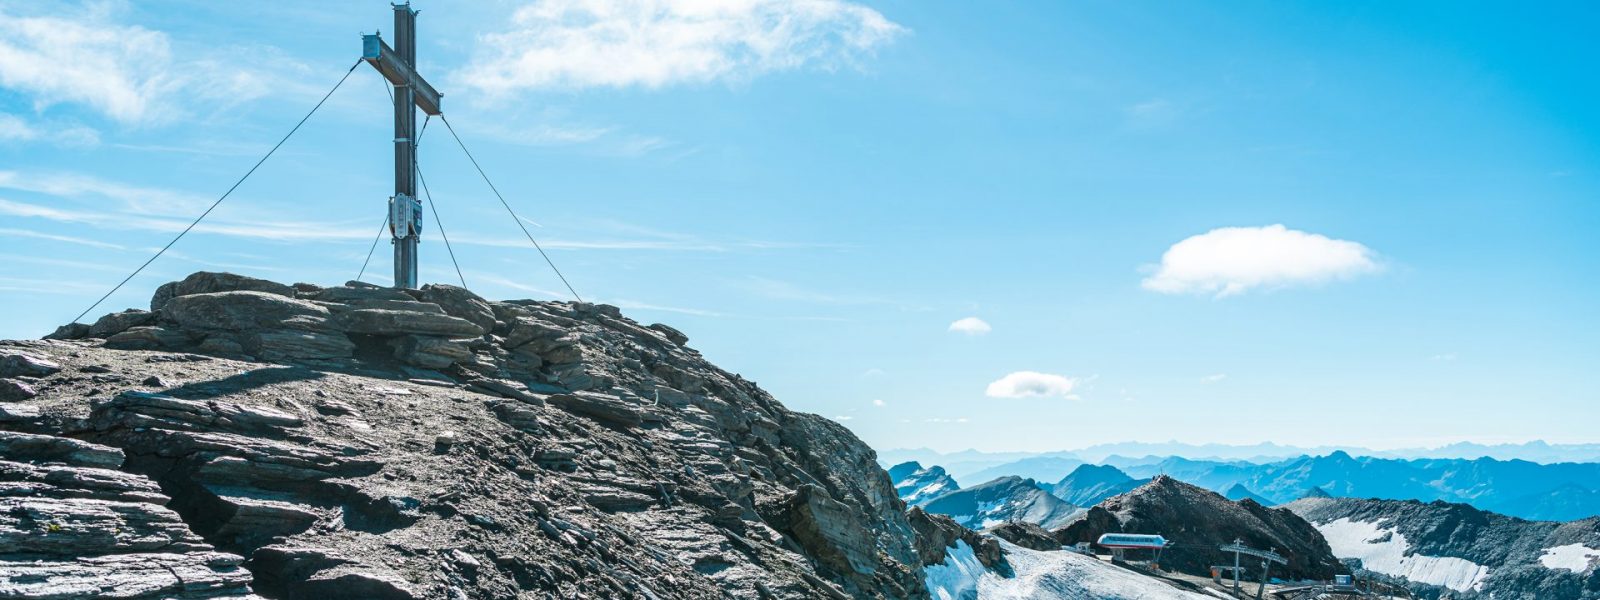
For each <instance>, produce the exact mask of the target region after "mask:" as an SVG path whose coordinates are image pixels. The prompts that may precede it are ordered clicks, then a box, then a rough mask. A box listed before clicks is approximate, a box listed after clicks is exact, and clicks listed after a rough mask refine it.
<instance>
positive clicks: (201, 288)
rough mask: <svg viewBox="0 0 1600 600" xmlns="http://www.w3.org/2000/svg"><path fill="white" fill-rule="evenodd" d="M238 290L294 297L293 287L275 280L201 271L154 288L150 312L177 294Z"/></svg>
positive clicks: (177, 295) (186, 294)
mask: <svg viewBox="0 0 1600 600" xmlns="http://www.w3.org/2000/svg"><path fill="white" fill-rule="evenodd" d="M240 291H252V292H264V293H268V294H274V295H277V296H286V297H289V298H293V297H294V288H292V287H289V286H287V285H284V284H281V283H278V282H275V281H267V280H265V279H256V278H254V277H246V276H244V275H235V274H233V273H213V272H208V271H201V272H199V273H195V274H193V275H190V276H188V277H185V278H183V280H182V281H174V282H171V283H168V284H165V285H162V286H161V287H159V288H156V293H155V295H154V296H153V297H151V298H150V310H151V312H156V311H160V310H161V307H163V306H166V304H167V301H169V300H171V299H173V298H176V297H179V296H190V295H194V294H210V293H214V292H240Z"/></svg>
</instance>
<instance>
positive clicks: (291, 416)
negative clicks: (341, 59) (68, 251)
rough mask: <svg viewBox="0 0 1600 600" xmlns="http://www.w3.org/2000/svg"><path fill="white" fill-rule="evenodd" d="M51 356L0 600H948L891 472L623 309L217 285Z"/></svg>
mask: <svg viewBox="0 0 1600 600" xmlns="http://www.w3.org/2000/svg"><path fill="white" fill-rule="evenodd" d="M48 337H49V338H50V339H47V340H44V341H36V342H0V399H3V402H0V430H3V431H4V432H6V433H5V435H7V436H31V437H26V438H17V439H26V440H45V441H43V442H27V443H26V444H24V445H25V446H27V444H33V445H32V446H27V447H61V448H79V449H80V450H81V452H80V453H79V454H76V455H75V454H72V453H71V452H68V453H67V454H65V455H61V454H59V452H57V451H51V452H57V454H50V453H48V452H46V453H45V454H40V453H39V452H32V453H29V452H24V451H22V450H12V449H11V447H9V446H8V447H6V451H5V452H4V453H3V454H0V457H3V460H4V462H3V463H0V468H3V469H4V471H3V472H4V473H5V475H6V477H5V479H4V481H5V482H6V483H5V487H4V488H0V490H3V494H4V495H3V496H0V497H3V498H4V501H5V502H6V503H7V510H6V511H4V512H5V514H6V515H9V516H7V517H5V518H4V519H3V520H0V539H5V540H7V541H8V542H9V541H11V540H23V541H19V542H17V543H14V544H13V543H8V544H4V545H0V596H6V595H11V596H16V595H27V596H29V597H35V596H37V597H72V596H73V595H74V594H77V595H82V594H81V592H82V590H85V589H88V588H86V587H84V586H101V588H102V589H108V588H115V589H117V590H118V591H119V593H120V594H121V597H129V598H156V597H179V598H198V597H218V596H242V597H248V595H249V594H251V593H258V594H260V595H261V596H265V597H269V598H309V597H350V596H359V597H368V598H452V599H454V598H511V597H529V598H536V597H537V598H543V597H563V598H567V597H639V598H708V597H736V598H830V597H831V598H847V597H858V598H915V597H925V596H926V594H927V591H926V589H925V587H924V583H923V580H922V575H921V567H922V565H923V564H926V563H925V561H926V558H925V557H924V555H925V554H931V550H932V547H931V546H929V547H928V548H919V546H926V545H928V544H930V543H937V542H929V541H928V540H924V539H921V538H919V537H918V533H924V532H932V531H935V530H940V529H939V528H937V527H931V526H928V524H927V523H924V524H923V526H922V527H915V520H914V519H908V518H907V516H906V514H905V513H904V512H903V511H904V508H905V505H904V504H903V503H902V502H901V501H900V500H899V499H898V498H897V496H896V493H895V490H894V487H893V486H892V485H891V483H890V481H889V478H888V477H887V475H886V474H885V473H884V472H883V471H882V470H881V469H880V468H878V466H877V465H876V463H875V455H874V453H873V452H872V450H871V449H869V448H868V447H867V446H865V445H864V444H862V443H861V442H860V441H859V440H857V439H856V438H855V437H854V436H853V435H851V434H850V433H849V432H848V431H847V430H845V429H844V428H843V427H840V426H839V425H837V424H835V423H833V422H831V421H828V420H826V419H823V418H821V417H817V416H815V415H808V414H803V413H796V412H793V411H789V410H787V409H785V408H784V407H783V406H782V405H780V404H778V403H777V401H776V400H774V399H773V398H772V397H771V396H770V395H769V394H767V393H766V392H765V391H763V390H761V389H760V388H759V387H757V386H756V385H755V384H754V383H752V382H750V381H747V380H745V379H743V378H742V377H739V376H738V375H735V374H732V373H728V372H726V371H723V370H721V369H718V368H716V367H715V366H713V365H711V364H710V363H708V362H707V361H705V360H704V359H703V358H702V357H701V356H700V355H699V354H698V353H697V352H695V351H694V350H692V349H690V348H688V347H687V346H686V344H687V341H688V340H687V337H686V336H684V335H683V334H682V333H681V332H679V331H677V330H675V329H673V328H671V327H668V326H665V325H659V324H657V325H649V326H646V325H641V324H639V323H636V322H634V321H632V320H629V319H627V318H625V317H623V316H622V315H621V313H620V311H618V310H617V309H616V308H615V307H611V306H606V305H599V304H584V303H569V302H537V301H508V302H490V301H487V300H485V299H483V298H480V297H478V296H476V295H474V294H472V293H470V292H468V291H466V290H464V289H461V288H456V287H453V286H443V285H430V286H425V287H424V288H423V289H421V290H395V289H388V288H379V287H375V286H370V285H366V284H361V283H358V282H351V283H349V284H346V285H343V286H335V287H319V286H314V285H308V284H295V285H292V286H291V285H284V284H279V283H275V282H270V281H264V280H259V279H252V278H248V277H241V276H237V275H231V274H225V273H197V274H195V275H192V276H190V277H188V278H186V279H184V280H182V281H179V282H173V283H169V284H166V285H164V286H161V288H160V289H159V290H157V292H156V294H155V296H154V297H153V298H152V301H151V305H150V309H149V310H128V311H124V312H119V313H113V314H110V315H106V316H105V317H102V318H101V319H99V320H97V321H96V322H94V323H92V324H71V325H67V326H63V327H62V328H60V329H58V330H57V331H56V332H55V333H53V334H52V335H50V336H48ZM7 439H11V438H7ZM40 444H43V445H42V446H41V445H40ZM52 445H54V446H52ZM119 452H120V453H121V455H120V457H118V455H117V453H119ZM968 533H969V534H970V532H968ZM930 535H931V534H930ZM950 536H959V532H958V531H955V530H949V531H946V533H945V534H944V537H950ZM946 541H948V540H946ZM979 541H981V540H979ZM951 543H953V542H951ZM124 579H126V580H127V581H124ZM175 586H176V587H175ZM52 595H54V596H52Z"/></svg>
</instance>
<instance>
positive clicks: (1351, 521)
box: [1285, 497, 1600, 600]
mask: <svg viewBox="0 0 1600 600" xmlns="http://www.w3.org/2000/svg"><path fill="white" fill-rule="evenodd" d="M1285 507H1286V508H1288V509H1289V510H1292V511H1294V512H1295V514H1298V515H1300V516H1301V517H1304V518H1305V519H1306V520H1307V521H1310V522H1311V523H1313V524H1315V525H1316V526H1317V527H1318V528H1319V529H1321V530H1323V531H1324V532H1326V533H1327V535H1328V537H1329V538H1330V539H1336V538H1348V537H1349V536H1346V535H1341V534H1340V530H1342V529H1350V528H1355V527H1360V526H1365V528H1366V529H1368V530H1371V531H1372V532H1373V534H1374V535H1371V536H1361V538H1358V539H1348V540H1343V541H1344V543H1340V544H1335V546H1334V548H1333V549H1334V551H1335V552H1336V553H1339V552H1341V551H1344V552H1347V553H1361V551H1362V550H1366V552H1364V554H1367V555H1368V556H1369V557H1374V556H1378V555H1380V553H1377V552H1373V551H1372V550H1371V547H1374V546H1381V545H1386V544H1393V545H1395V546H1401V545H1402V544H1400V543H1399V542H1402V541H1403V547H1396V548H1395V549H1394V551H1392V552H1390V554H1398V555H1399V560H1398V561H1393V560H1381V559H1380V561H1379V563H1381V564H1377V563H1375V564H1368V565H1362V566H1365V567H1370V568H1372V569H1377V570H1378V572H1379V573H1381V574H1384V575H1391V576H1404V575H1405V574H1406V573H1405V572H1404V571H1403V570H1402V569H1404V570H1411V571H1414V572H1413V573H1412V574H1413V575H1416V574H1418V573H1420V574H1422V575H1424V576H1425V575H1430V574H1433V573H1430V572H1427V571H1423V570H1421V569H1409V567H1411V564H1410V563H1412V562H1418V563H1422V562H1432V563H1445V564H1447V563H1450V562H1454V561H1457V560H1459V561H1467V562H1468V563H1470V564H1474V565H1479V566H1481V567H1482V569H1483V571H1484V573H1483V577H1482V578H1481V579H1480V580H1478V581H1477V582H1475V584H1474V585H1461V586H1457V587H1458V588H1465V589H1450V588H1447V587H1445V586H1443V585H1438V584H1439V583H1444V582H1434V584H1429V583H1426V582H1422V581H1410V582H1409V583H1410V584H1411V585H1410V587H1411V588H1412V589H1413V592H1414V593H1416V594H1417V595H1419V596H1420V597H1424V598H1439V597H1445V596H1452V597H1482V598H1490V597H1493V598H1500V599H1518V598H1526V599H1530V600H1532V599H1535V598H1570V599H1595V598H1600V518H1588V519H1582V520H1578V521H1569V522H1564V523H1562V522H1552V521H1529V520H1524V519H1519V518H1516V517H1508V516H1505V515H1500V514H1496V513H1492V512H1487V511H1483V510H1479V509H1477V508H1473V507H1472V506H1469V505H1466V504H1458V503H1449V502H1442V501H1433V502H1419V501H1416V500H1379V499H1358V498H1327V497H1307V498H1303V499H1300V500H1296V501H1294V502H1291V503H1289V504H1287V505H1285ZM1344 546H1348V547H1344ZM1437 570H1438V569H1433V570H1432V571H1437Z"/></svg>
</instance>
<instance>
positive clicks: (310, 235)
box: [0, 199, 372, 242]
mask: <svg viewBox="0 0 1600 600" xmlns="http://www.w3.org/2000/svg"><path fill="white" fill-rule="evenodd" d="M0 215H10V216H15V217H28V218H37V219H46V220H50V221H56V222H61V223H78V224H83V225H89V226H92V227H96V228H100V229H115V230H120V231H127V230H140V231H156V232H162V233H177V232H180V231H183V229H184V228H185V227H188V226H189V223H190V221H185V220H182V219H167V218H160V217H141V216H134V215H130V214H127V213H122V214H118V213H116V212H108V211H104V210H91V209H81V210H80V209H61V208H53V207H49V206H41V205H38V204H29V203H25V202H16V201H13V200H6V199H0ZM365 229H366V227H365V226H362V227H360V228H359V229H358V228H356V224H355V223H322V222H313V221H276V222H269V223H263V222H251V223H243V222H235V221H227V220H222V219H211V220H207V221H205V222H202V223H201V224H199V225H197V226H195V228H194V232H195V233H207V234H215V235H224V236H230V237H243V238H252V239H262V240H276V241H284V242H304V241H323V242H329V241H356V240H362V241H365V240H370V239H371V238H372V232H371V231H365Z"/></svg>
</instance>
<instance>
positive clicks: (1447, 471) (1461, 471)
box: [1123, 451, 1600, 521]
mask: <svg viewBox="0 0 1600 600" xmlns="http://www.w3.org/2000/svg"><path fill="white" fill-rule="evenodd" d="M1123 471H1125V472H1126V473H1127V474H1128V475H1129V476H1132V477H1153V476H1155V475H1160V474H1165V475H1171V476H1173V477H1176V478H1178V479H1179V480H1182V481H1186V482H1189V483H1193V484H1195V485H1198V486H1201V487H1204V488H1207V489H1212V490H1219V491H1223V490H1229V489H1230V488H1233V487H1234V486H1235V485H1242V486H1243V487H1244V488H1245V489H1246V490H1248V491H1249V492H1251V493H1254V494H1259V495H1260V496H1261V497H1263V498H1265V499H1266V500H1267V501H1268V502H1269V503H1272V504H1282V503H1286V502H1290V501H1293V500H1295V499H1298V498H1300V497H1303V496H1305V495H1307V494H1308V493H1310V492H1311V490H1312V489H1313V488H1318V489H1320V490H1321V491H1323V492H1326V493H1327V494H1329V495H1332V496H1336V497H1350V498H1384V499H1391V500H1421V501H1424V502H1428V501H1433V500H1444V501H1447V502H1462V503H1467V504H1471V505H1472V506H1475V507H1477V508H1479V509H1481V510H1489V511H1494V512H1497V513H1501V514H1505V515H1510V516H1514V517H1521V518H1524V519H1538V520H1548V521H1570V520H1573V519H1582V518H1585V517H1590V516H1594V515H1600V490H1597V488H1600V463H1557V464H1538V463H1533V462H1528V461H1521V460H1510V461H1505V460H1495V459H1492V458H1479V459H1474V460H1464V459H1416V460H1400V459H1388V458H1374V457H1360V458H1357V457H1353V456H1350V455H1349V454H1347V453H1345V452H1342V451H1340V452H1334V453H1332V454H1329V455H1326V456H1302V457H1299V458H1294V459H1289V460H1284V461H1279V462H1275V463H1269V464H1254V463H1248V462H1216V461H1203V460H1199V461H1197V460H1189V459H1182V458H1168V459H1164V460H1161V461H1159V462H1156V463H1154V464H1139V465H1127V466H1125V467H1123Z"/></svg>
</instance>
